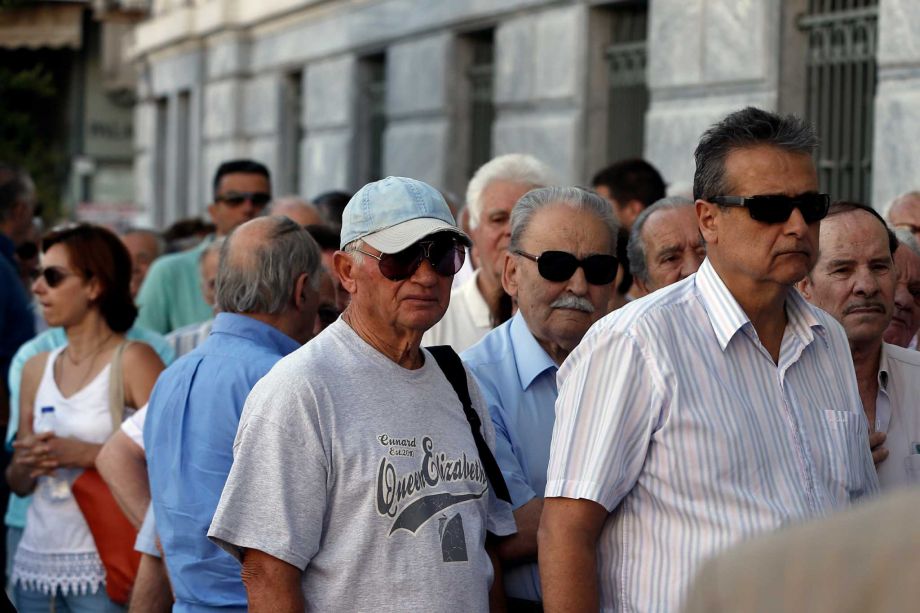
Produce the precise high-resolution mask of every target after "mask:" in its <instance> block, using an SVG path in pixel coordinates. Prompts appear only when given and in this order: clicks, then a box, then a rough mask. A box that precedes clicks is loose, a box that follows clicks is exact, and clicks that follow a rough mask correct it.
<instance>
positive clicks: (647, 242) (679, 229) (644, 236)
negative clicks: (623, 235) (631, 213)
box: [627, 196, 706, 296]
mask: <svg viewBox="0 0 920 613" xmlns="http://www.w3.org/2000/svg"><path fill="white" fill-rule="evenodd" d="M627 250H628V253H629V270H630V272H632V275H633V279H634V280H635V282H636V286H637V287H638V288H639V291H640V292H641V294H640V296H645V295H647V294H651V293H652V292H654V291H655V290H659V289H661V288H662V287H666V286H668V285H671V284H672V283H677V282H678V281H680V280H681V279H686V278H687V277H689V276H690V275H692V274H693V273H695V272H696V271H697V269H698V268H699V267H700V264H702V263H703V259H705V257H706V245H705V243H703V237H702V235H700V230H699V227H698V226H697V225H696V208H695V207H694V206H693V200H690V199H689V198H684V197H683V196H669V197H667V198H662V199H661V200H658V201H657V202H655V203H654V204H652V206H650V207H648V208H647V209H644V210H643V211H642V212H641V213H639V216H638V217H636V221H635V222H634V223H633V226H632V229H631V230H630V232H629V246H628V247H627Z"/></svg>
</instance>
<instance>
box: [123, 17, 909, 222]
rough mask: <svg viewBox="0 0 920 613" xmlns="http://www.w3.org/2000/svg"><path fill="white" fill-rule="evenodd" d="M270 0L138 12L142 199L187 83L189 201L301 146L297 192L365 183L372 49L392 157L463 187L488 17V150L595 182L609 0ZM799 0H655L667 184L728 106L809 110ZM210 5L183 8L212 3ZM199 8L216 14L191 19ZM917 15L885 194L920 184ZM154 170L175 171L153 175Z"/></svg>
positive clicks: (656, 130)
mask: <svg viewBox="0 0 920 613" xmlns="http://www.w3.org/2000/svg"><path fill="white" fill-rule="evenodd" d="M264 4H265V6H264V7H263V8H261V9H259V10H260V11H261V13H259V15H262V17H259V19H258V20H256V21H254V22H252V23H248V24H238V23H237V24H235V25H234V27H232V28H231V27H221V26H220V25H219V23H220V22H219V18H222V17H221V16H220V15H216V14H212V13H207V14H206V15H204V16H203V17H201V18H200V19H197V21H196V19H191V18H189V17H188V15H186V17H185V18H184V21H183V22H182V23H184V24H185V26H183V27H187V28H190V29H189V32H190V33H189V34H188V36H187V37H186V40H184V42H175V41H174V42H170V43H168V44H167V43H161V44H160V46H157V44H158V43H155V41H168V40H172V39H175V38H176V37H175V36H173V37H172V39H171V38H170V33H168V32H165V33H164V32H159V31H157V28H158V27H162V28H165V27H177V26H176V24H177V23H178V21H177V19H176V18H174V17H171V16H170V15H169V14H164V15H162V16H157V17H155V18H154V19H153V20H152V21H150V22H148V23H146V24H144V25H143V26H141V28H140V29H139V31H138V36H137V39H138V40H140V41H142V42H141V43H139V44H140V47H138V48H136V49H135V54H136V58H137V60H138V62H139V65H140V66H141V68H142V75H143V77H144V78H142V84H141V86H140V88H139V92H138V93H139V103H138V107H137V111H136V113H135V116H136V118H137V121H138V129H137V132H136V134H137V136H136V142H135V172H136V174H137V181H136V185H137V198H138V201H139V202H140V203H141V204H143V205H147V206H150V205H151V204H152V203H153V202H154V201H156V200H158V199H159V200H162V199H163V194H166V195H167V196H168V195H169V194H171V193H175V190H176V189H180V188H178V187H176V186H174V185H172V186H171V185H169V182H170V181H175V180H176V179H175V178H176V177H177V176H179V175H178V174H177V172H176V170H175V168H174V165H173V166H172V167H167V169H166V172H165V174H164V173H161V174H160V175H158V174H157V162H156V159H155V152H156V151H157V150H158V147H159V148H160V149H159V150H161V151H163V152H165V154H166V157H165V159H166V160H167V161H168V160H170V159H174V158H172V157H170V156H173V155H175V154H176V153H177V147H178V146H179V144H180V143H181V142H183V141H182V135H180V134H178V133H177V132H176V130H175V128H168V129H166V130H161V129H159V128H158V127H157V126H156V125H155V124H156V117H157V111H156V108H157V106H156V105H157V100H160V101H162V100H166V103H167V108H168V112H167V113H166V116H167V117H173V118H174V117H175V112H176V110H175V109H176V101H177V97H178V96H179V94H180V93H181V92H189V95H190V100H191V108H192V111H193V112H192V115H193V116H192V118H191V121H190V123H189V130H190V135H189V136H190V142H191V143H193V144H192V146H191V150H190V151H189V152H188V155H187V156H186V157H187V159H188V160H189V164H188V166H189V167H188V169H187V172H186V175H187V176H188V178H189V185H188V186H186V189H188V190H189V196H188V201H189V203H190V204H189V207H188V210H187V211H185V213H196V212H201V211H203V210H204V206H205V203H206V202H207V201H208V200H209V198H210V196H211V194H210V186H209V183H210V180H211V176H212V175H213V172H214V170H215V169H216V167H217V165H218V163H219V162H220V161H222V160H225V159H227V158H230V157H238V156H252V157H254V158H257V159H260V160H262V161H263V162H265V163H267V164H268V165H269V166H270V168H271V169H272V170H273V171H274V172H276V175H285V176H286V175H288V174H292V173H291V172H290V169H289V168H288V167H287V165H288V164H290V163H292V162H291V161H290V160H289V159H288V157H287V154H286V153H285V152H287V151H291V150H292V149H291V147H296V148H297V149H296V150H297V151H299V156H298V158H299V168H297V172H296V173H293V174H296V176H297V177H298V187H299V191H300V193H301V194H302V195H304V196H307V197H309V196H313V195H316V194H317V193H319V192H322V191H325V190H328V189H351V190H353V189H356V188H357V187H359V186H360V184H361V183H362V182H363V179H364V176H363V175H362V173H363V172H364V171H363V170H362V162H361V158H360V153H361V149H362V143H363V140H362V134H363V133H362V131H361V128H360V127H359V126H358V124H357V122H358V117H359V116H360V114H361V110H362V109H361V108H360V105H361V100H362V98H361V96H360V79H361V73H362V69H361V66H362V63H361V59H362V58H363V57H365V56H367V55H369V54H375V53H380V52H385V53H386V79H387V88H386V99H385V116H386V130H385V133H384V138H383V159H384V164H383V169H382V171H383V173H384V174H402V175H410V176H414V177H417V178H419V179H422V180H425V181H428V182H430V183H432V184H433V185H435V186H436V187H439V188H443V189H447V190H449V191H451V192H453V193H455V194H462V193H463V192H464V190H465V184H466V181H467V180H468V174H469V169H468V160H469V151H470V149H469V146H470V144H469V133H470V129H469V128H470V126H469V102H470V92H469V91H468V89H469V88H468V82H467V80H466V78H467V77H466V73H465V62H467V61H468V59H469V58H468V57H467V54H468V51H469V50H468V48H467V47H465V44H466V43H464V36H465V35H466V34H468V33H470V32H476V31H481V30H483V29H491V30H492V31H493V32H494V51H495V61H494V70H495V90H494V104H495V122H494V125H493V131H492V148H493V152H494V153H495V154H501V153H509V152H524V153H531V154H534V155H536V156H537V157H539V158H541V159H543V160H544V161H546V162H547V163H548V164H550V165H551V166H552V167H553V168H554V169H555V170H556V172H557V175H558V177H557V178H558V180H559V181H561V182H565V183H581V184H583V183H586V182H587V180H588V179H589V178H590V176H591V175H592V174H593V172H594V171H596V170H597V169H598V168H599V167H600V166H602V165H604V164H605V163H607V162H609V160H606V159H605V155H606V154H605V151H606V145H607V143H606V140H605V139H606V138H607V137H606V134H607V132H606V129H605V125H606V124H605V119H604V116H605V114H606V113H607V109H606V106H605V97H604V96H605V94H604V88H605V87H606V85H605V84H604V83H603V82H602V80H603V79H604V78H605V75H606V73H605V64H604V59H603V44H604V43H602V39H603V37H604V35H606V36H609V32H608V31H609V24H606V22H604V19H609V11H608V12H605V7H608V6H611V5H615V2H609V3H604V2H598V1H596V0H569V1H568V2H563V1H559V0H555V1H554V0H493V1H490V2H483V1H482V0H451V1H450V2H433V3H429V2H425V3H424V10H422V9H419V10H414V9H413V8H412V7H413V3H411V2H405V1H401V0H381V1H379V2H374V3H363V4H360V5H354V4H351V3H328V2H327V3H322V2H316V1H315V0H303V3H302V7H301V8H300V9H299V10H295V8H296V7H295V5H296V2H295V1H294V0H285V2H283V3H282V4H284V6H285V7H287V8H285V9H284V11H281V9H279V12H278V16H277V17H276V18H274V17H273V18H269V17H266V15H270V14H271V12H272V9H271V6H274V5H275V4H278V1H277V0H264ZM278 6H279V7H280V6H281V4H278ZM803 6H804V0H763V1H756V2H750V1H745V2H742V1H739V0H650V2H649V26H648V67H647V80H648V88H649V92H650V106H649V109H648V111H647V113H646V116H645V157H647V158H648V159H649V160H650V161H651V162H652V163H654V164H655V165H656V166H658V167H659V168H660V170H661V171H662V174H663V175H664V176H665V179H666V180H667V181H668V182H669V183H670V184H671V185H672V186H677V187H682V188H685V189H686V188H687V187H688V186H689V185H690V182H691V180H692V175H693V159H692V153H693V149H694V148H695V146H696V143H697V141H698V139H699V136H700V134H701V133H702V132H703V130H705V129H706V128H707V127H708V126H709V125H711V124H712V123H713V122H715V121H717V120H719V119H720V118H721V117H723V116H724V115H725V114H727V113H729V112H731V111H734V110H737V109H739V108H741V107H743V106H747V105H755V106H759V107H762V108H766V109H771V110H780V111H783V112H788V111H793V112H795V111H801V109H802V108H803V105H804V102H803V98H802V91H801V89H802V88H801V85H800V83H801V82H802V73H801V70H802V68H801V67H802V66H803V59H802V58H803V56H802V53H803V49H802V47H801V43H800V42H799V43H796V41H797V40H799V39H801V38H802V37H801V36H800V33H799V32H798V30H797V29H796V27H795V20H796V17H797V15H798V13H799V12H801V10H802V8H803ZM202 7H203V8H199V7H198V5H195V6H193V7H187V8H185V9H183V11H186V13H188V12H189V11H197V10H204V8H207V7H211V9H213V6H212V5H211V4H206V5H202ZM211 9H208V10H211ZM247 10H248V9H247ZM253 10H254V9H253ZM232 13H233V12H232V11H230V12H228V13H227V15H229V14H232ZM240 14H242V13H240ZM605 15H606V17H605ZM224 16H225V17H226V15H224ZM158 24H159V25H158ZM195 24H211V25H209V26H207V27H205V26H200V27H199V30H201V31H200V32H199V31H198V30H195V27H196V26H195ZM215 24H217V25H215ZM208 28H210V29H208ZM918 31H920V5H918V3H917V2H916V1H915V0H880V21H879V40H880V49H879V68H880V70H879V87H878V96H877V99H876V130H875V148H874V159H873V162H874V177H875V178H874V183H873V190H874V191H873V194H874V203H875V204H876V205H877V206H878V205H879V204H884V203H886V202H888V201H889V200H890V199H891V198H892V197H893V196H894V195H895V194H896V193H897V192H898V191H904V190H906V189H909V188H910V187H914V188H916V187H917V180H916V178H915V177H916V176H917V172H916V169H917V168H920V145H918V144H917V143H918V142H920V118H918V113H920V110H918V109H920V39H918V37H917V36H916V32H918ZM196 32H197V33H196ZM605 32H606V33H607V34H605ZM143 41H148V42H146V43H144V42H143ZM150 41H154V42H150ZM144 45H147V47H144ZM797 45H798V46H797ZM292 75H300V81H299V83H295V84H294V85H293V87H294V88H295V89H298V88H299V98H300V99H301V100H302V107H303V108H302V112H301V114H300V116H299V117H295V118H291V117H289V113H288V109H286V106H285V105H286V104H287V103H286V102H285V100H286V92H289V90H290V88H291V87H292V85H291V83H292V80H291V79H292ZM797 84H798V85H797ZM298 128H299V130H298V131H297V132H296V133H293V134H292V131H293V130H295V129H298ZM158 139H160V140H164V139H165V141H164V142H160V143H159V144H157V143H158ZM291 139H294V140H296V141H298V142H294V143H292V142H291ZM170 168H172V169H170ZM157 176H165V181H166V183H167V185H165V186H162V185H158V184H157V182H156V177H157ZM279 189H280V188H279ZM158 190H159V191H158ZM182 213H183V211H180V210H177V209H176V207H174V206H172V205H170V204H169V202H168V201H167V206H166V207H165V210H163V211H162V212H159V213H157V214H151V215H150V217H151V219H152V220H154V221H162V222H169V221H172V220H173V219H174V218H175V217H176V216H177V215H180V214H182Z"/></svg>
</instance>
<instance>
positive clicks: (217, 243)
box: [198, 236, 227, 264]
mask: <svg viewBox="0 0 920 613" xmlns="http://www.w3.org/2000/svg"><path fill="white" fill-rule="evenodd" d="M225 242H227V237H226V236H217V237H215V238H214V240H212V241H211V242H210V243H208V244H207V245H206V246H205V248H204V249H202V250H201V255H199V256H198V263H199V264H201V263H202V262H204V260H205V258H206V257H208V256H209V255H211V254H212V253H214V252H215V251H216V252H218V253H219V252H220V251H221V250H222V249H223V247H224V243H225Z"/></svg>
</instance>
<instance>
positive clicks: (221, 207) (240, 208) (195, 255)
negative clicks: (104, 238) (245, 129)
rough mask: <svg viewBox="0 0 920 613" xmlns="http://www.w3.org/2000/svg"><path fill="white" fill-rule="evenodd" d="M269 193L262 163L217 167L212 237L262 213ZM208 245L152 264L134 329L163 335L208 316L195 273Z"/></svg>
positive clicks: (139, 299) (211, 210)
mask: <svg viewBox="0 0 920 613" xmlns="http://www.w3.org/2000/svg"><path fill="white" fill-rule="evenodd" d="M271 191H272V190H271V176H270V175H269V172H268V168H266V167H265V166H264V165H263V164H260V163H259V162H254V161H252V160H231V161H228V162H224V163H222V164H221V165H220V166H219V167H218V169H217V172H216V173H215V174H214V202H212V203H211V204H209V205H208V214H209V215H210V216H211V220H212V221H213V222H214V225H215V227H216V231H215V236H216V237H222V236H227V235H228V234H230V232H232V231H233V229H234V228H236V227H237V226H239V225H240V224H243V223H245V222H247V221H249V220H250V219H253V218H255V217H258V216H259V215H261V214H262V212H263V211H264V210H265V207H266V206H268V203H269V202H271V199H272V196H271ZM212 238H213V237H212ZM208 242H210V239H205V240H203V241H202V242H201V243H200V244H199V245H198V246H197V247H195V248H194V249H191V250H189V251H184V252H182V253H176V254H173V255H168V256H164V257H161V258H159V259H158V260H157V261H156V262H154V263H153V265H152V266H151V267H150V270H149V271H148V272H147V278H146V279H144V283H143V285H141V289H140V292H139V293H138V295H137V304H138V307H139V308H140V312H139V314H138V316H137V323H138V325H140V326H142V327H144V328H147V329H148V330H153V331H154V332H159V333H160V334H168V333H170V332H172V331H173V330H175V329H177V328H182V327H184V326H188V325H191V324H196V323H201V322H204V321H206V320H208V319H210V318H211V317H212V312H211V307H210V306H209V305H208V303H207V302H206V301H205V299H204V295H203V294H202V292H201V286H200V283H199V275H198V262H199V260H200V257H201V252H202V251H203V250H204V248H205V247H206V246H207V244H208Z"/></svg>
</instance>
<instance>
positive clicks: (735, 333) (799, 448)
mask: <svg viewBox="0 0 920 613" xmlns="http://www.w3.org/2000/svg"><path fill="white" fill-rule="evenodd" d="M786 315H787V319H788V323H787V325H786V330H785V334H784V335H783V340H782V346H781V349H780V355H779V361H778V364H777V363H774V362H773V360H772V358H771V357H770V355H769V353H768V352H767V350H766V349H765V348H764V347H763V345H762V344H761V343H760V341H759V339H758V337H757V333H756V331H755V330H754V328H753V326H752V324H751V322H750V320H749V319H748V317H747V315H745V313H744V311H743V310H742V309H741V307H740V305H739V304H738V303H737V301H736V300H735V299H734V298H733V297H732V295H731V293H730V292H729V290H728V288H727V287H726V286H725V284H724V283H723V282H722V280H721V279H720V278H719V276H718V274H717V273H716V271H715V270H714V269H713V267H712V265H711V264H710V262H709V260H708V259H707V260H705V261H704V262H703V265H702V266H701V267H700V269H699V271H698V272H697V274H696V275H693V276H691V277H689V278H687V279H685V280H684V281H681V282H679V283H676V284H674V285H672V286H670V287H668V288H666V289H663V290H661V291H658V292H655V293H654V294H652V295H651V296H649V297H647V298H644V299H641V300H637V301H635V302H632V303H630V304H629V305H627V306H626V307H624V308H622V309H620V310H618V311H616V312H614V313H612V314H611V315H609V316H607V317H605V318H604V319H602V320H601V321H599V322H598V323H597V324H595V325H594V326H593V327H592V328H591V330H589V332H588V334H587V335H586V336H585V338H584V340H583V341H582V342H581V344H580V345H579V346H578V347H577V348H576V349H575V351H573V352H572V354H571V355H570V356H569V358H568V360H566V362H565V363H564V364H563V365H562V368H560V370H559V379H558V382H559V399H558V400H557V402H556V425H555V429H554V431H553V442H552V447H551V450H550V463H549V469H548V472H547V485H546V496H547V497H553V496H562V497H567V498H585V499H589V500H593V501H595V502H597V503H599V504H601V505H603V506H604V507H605V508H606V509H607V510H608V511H610V512H611V515H610V516H609V517H608V519H607V522H606V523H605V524H604V527H603V530H602V532H601V535H600V537H599V541H598V549H597V554H598V574H599V585H600V598H601V606H602V608H603V609H604V610H608V611H612V610H617V611H674V610H677V608H678V607H679V604H680V602H681V600H682V599H683V596H684V592H685V590H686V588H687V584H688V582H689V581H690V580H691V579H692V577H693V575H694V573H695V572H696V570H697V569H698V567H699V565H700V563H701V562H703V561H704V560H705V559H706V558H708V557H709V556H711V555H713V554H714V553H716V552H718V551H720V550H722V549H724V548H726V547H728V546H729V545H731V544H733V543H735V542H737V541H740V540H743V539H746V538H748V537H750V536H753V535H756V534H759V533H763V532H767V531H771V530H775V529H777V528H779V527H781V526H784V525H786V524H788V523H791V522H796V521H799V520H801V519H804V518H807V517H812V516H817V515H821V514H824V513H826V512H829V511H831V510H835V509H839V508H842V507H845V506H847V505H848V504H849V502H850V501H851V500H854V499H856V498H859V497H860V496H863V495H865V494H871V493H875V492H877V490H878V479H877V477H876V475H875V469H874V467H873V464H872V456H871V453H870V451H869V444H868V438H867V431H868V426H867V423H866V419H865V415H864V414H863V410H862V404H861V402H860V399H859V392H858V389H857V386H856V379H855V375H854V371H853V362H852V358H851V357H850V349H849V345H848V344H847V339H846V336H845V334H844V332H843V328H841V327H840V325H839V324H838V323H837V322H836V321H834V320H833V319H832V318H831V317H830V316H829V315H828V314H827V313H824V312H823V311H820V310H819V309H817V308H814V307H812V306H811V305H809V304H808V303H806V302H805V300H804V299H803V298H802V297H801V296H799V294H798V293H797V292H795V291H794V290H790V292H789V296H788V298H787V299H786Z"/></svg>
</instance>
